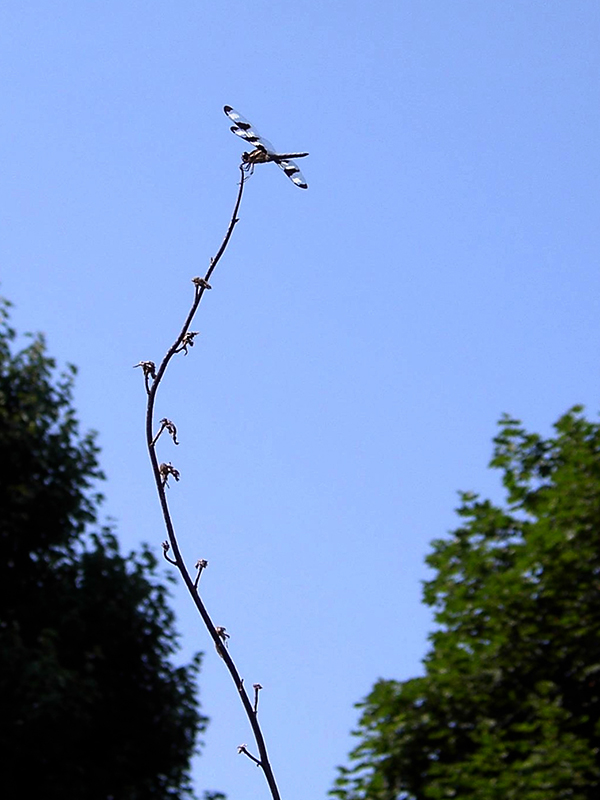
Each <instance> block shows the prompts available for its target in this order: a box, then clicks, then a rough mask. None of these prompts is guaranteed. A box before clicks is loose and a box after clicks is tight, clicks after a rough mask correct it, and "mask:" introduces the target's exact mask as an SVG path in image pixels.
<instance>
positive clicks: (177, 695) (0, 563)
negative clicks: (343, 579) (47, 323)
mask: <svg viewBox="0 0 600 800" xmlns="http://www.w3.org/2000/svg"><path fill="white" fill-rule="evenodd" d="M8 305H9V304H8V303H6V302H3V303H2V305H1V307H0V542H1V546H2V550H1V553H2V558H1V559H0V763H1V764H2V771H1V775H2V778H1V784H0V785H1V786H2V790H1V793H2V796H3V797H5V798H7V800H8V799H10V798H17V797H18V798H21V797H24V796H34V797H43V798H45V800H54V798H61V800H68V799H69V798H77V800H96V798H97V799H98V800H109V798H115V800H145V798H157V799H158V798H161V799H162V798H183V797H188V796H192V792H191V788H190V780H189V761H190V757H191V755H192V754H193V752H194V749H195V747H196V737H197V734H198V733H199V732H202V731H203V730H204V729H205V726H206V718H205V717H203V716H202V715H201V714H200V711H199V703H198V700H197V697H196V694H197V686H196V679H197V674H198V671H199V666H200V655H199V654H198V655H197V656H196V657H195V658H194V659H193V660H192V662H191V663H190V664H187V665H185V666H179V667H176V666H174V664H173V660H172V658H173V656H174V654H175V653H176V651H177V649H178V635H177V633H176V630H175V627H174V618H173V614H172V612H171V610H170V609H169V606H168V602H167V598H168V591H167V588H166V586H165V585H164V584H163V583H162V582H161V580H160V579H159V576H158V574H157V564H156V561H155V558H154V556H153V555H152V553H150V552H149V550H147V549H146V548H142V550H141V552H140V553H138V554H136V553H131V554H129V555H128V556H123V555H121V554H120V552H119V547H118V544H117V540H116V537H115V535H114V534H113V532H112V530H111V529H110V528H109V527H106V526H100V525H99V523H98V507H99V503H100V502H101V499H102V498H101V496H100V495H99V494H98V493H96V491H95V488H94V487H95V486H96V485H97V482H98V480H99V479H102V477H103V476H102V473H101V471H100V469H99V466H98V448H97V446H96V444H95V438H94V435H93V434H87V435H84V436H81V435H80V434H79V427H78V422H77V419H76V416H75V412H74V410H73V407H72V382H73V377H74V374H75V369H74V368H73V367H70V368H69V370H68V371H67V372H66V373H64V374H62V375H59V376H57V375H56V369H55V363H54V361H53V360H52V359H51V358H49V357H48V356H47V354H46V347H45V343H44V339H43V337H42V336H40V335H37V336H31V337H30V338H29V342H28V343H26V345H25V346H24V347H22V348H21V349H20V350H19V349H17V348H16V345H15V338H16V336H15V332H14V330H12V329H11V328H10V327H9V325H8Z"/></svg>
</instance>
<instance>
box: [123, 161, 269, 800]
mask: <svg viewBox="0 0 600 800" xmlns="http://www.w3.org/2000/svg"><path fill="white" fill-rule="evenodd" d="M245 180H246V175H245V173H244V170H243V169H242V166H240V184H239V187H240V188H239V191H238V194H237V198H236V201H235V205H234V208H233V213H232V215H231V219H230V221H229V225H228V227H227V232H226V234H225V238H224V239H223V241H222V243H221V246H220V247H219V249H218V251H217V254H216V255H215V256H214V258H211V260H210V264H209V267H208V270H207V271H206V274H205V276H204V277H203V278H199V277H198V278H193V280H192V282H193V284H194V301H193V303H192V306H191V308H190V310H189V312H188V315H187V317H186V319H185V322H184V324H183V327H182V329H181V331H180V333H179V335H178V336H177V338H176V339H175V341H174V343H173V344H172V345H171V347H170V348H169V350H168V351H167V353H166V355H165V357H164V358H163V360H162V362H161V364H160V366H159V367H158V370H157V369H156V366H155V364H154V363H153V362H151V361H141V362H140V363H139V364H137V365H136V366H140V367H142V370H143V373H144V380H145V386H146V392H147V394H148V402H147V406H146V442H147V445H148V454H149V456H150V463H151V465H152V472H153V474H154V480H155V483H156V490H157V492H158V499H159V502H160V507H161V510H162V514H163V520H164V523H165V528H166V530H167V536H168V541H166V542H164V543H163V555H164V557H165V559H166V560H167V561H168V562H169V563H170V564H173V565H175V566H176V567H177V569H178V570H179V572H180V574H181V577H182V579H183V582H184V583H185V585H186V587H187V590H188V592H189V593H190V596H191V598H192V600H193V602H194V604H195V606H196V608H197V610H198V613H199V614H200V616H201V617H202V620H203V622H204V624H205V625H206V628H207V630H208V632H209V634H210V636H211V638H212V640H213V642H214V645H215V647H216V650H217V652H218V654H219V655H220V656H221V658H222V659H223V661H224V662H225V665H226V667H227V669H228V671H229V674H230V675H231V678H232V680H233V682H234V684H235V686H236V688H237V690H238V693H239V695H240V699H241V701H242V705H243V706H244V710H245V712H246V716H247V717H248V720H249V722H250V726H251V728H252V733H253V734H254V739H255V741H256V746H257V747H258V752H259V754H260V759H257V758H255V757H254V756H252V755H251V754H250V753H248V752H247V751H246V749H245V745H244V746H243V750H240V752H245V753H246V755H248V757H249V758H251V759H252V760H253V761H255V762H256V764H257V765H258V766H260V767H262V770H263V772H264V775H265V779H266V781H267V784H268V786H269V789H270V792H271V796H272V798H273V800H280V795H279V790H278V788H277V784H276V782H275V776H274V774H273V770H272V768H271V764H270V762H269V756H268V754H267V748H266V745H265V740H264V737H263V734H262V731H261V728H260V725H259V724H258V718H257V714H256V709H257V706H258V690H257V689H256V686H255V699H254V706H252V703H251V702H250V699H249V697H248V694H247V692H246V690H245V688H244V681H243V679H242V678H241V677H240V675H239V673H238V671H237V668H236V666H235V664H234V663H233V660H232V658H231V656H230V655H229V651H228V650H227V647H226V643H227V639H228V638H229V634H228V633H226V631H225V628H223V627H222V626H219V627H217V626H215V624H214V623H213V621H212V619H211V618H210V615H209V613H208V611H207V610H206V607H205V605H204V603H203V601H202V599H201V598H200V594H199V592H198V584H199V581H200V575H201V573H202V571H203V569H204V568H205V567H206V566H207V562H206V561H204V560H200V561H198V562H196V570H197V574H196V578H195V580H192V578H191V576H190V573H189V572H188V570H187V567H186V566H185V562H184V560H183V556H182V555H181V551H180V549H179V544H178V542H177V537H176V535H175V529H174V527H173V522H172V519H171V514H170V512H169V507H168V504H167V496H166V489H167V487H168V484H167V479H168V478H169V476H173V477H174V478H175V480H176V481H178V480H179V472H178V470H177V469H175V467H173V465H172V464H171V463H170V462H169V463H168V464H167V463H162V464H159V462H158V458H157V456H156V448H155V445H156V442H157V440H158V438H159V436H160V435H161V433H162V432H163V430H165V429H166V430H167V431H168V432H169V433H170V434H171V436H172V438H173V441H174V442H175V444H177V440H176V431H175V426H174V425H173V423H172V422H170V420H167V419H163V420H161V428H160V429H159V431H158V433H157V434H156V436H153V434H152V431H153V428H154V423H153V419H154V406H155V403H156V394H157V391H158V387H159V386H160V383H161V381H162V379H163V376H164V374H165V372H166V369H167V367H168V365H169V362H170V361H171V359H172V358H173V356H174V355H176V354H177V353H180V352H183V353H184V354H185V355H187V352H188V347H192V346H193V344H194V341H193V340H194V337H195V336H196V335H197V334H196V332H195V331H190V326H191V324H192V321H193V319H194V315H195V314H196V311H197V310H198V306H199V305H200V301H201V300H202V297H203V295H204V292H205V291H208V290H209V289H210V288H211V286H210V283H209V280H210V278H211V275H212V274H213V272H214V270H215V267H216V266H217V264H218V263H219V261H220V259H221V257H222V255H223V253H224V252H225V249H226V248H227V245H228V244H229V240H230V239H231V235H232V233H233V229H234V228H235V226H236V224H237V222H238V211H239V208H240V204H241V202H242V195H243V192H244V182H245ZM170 551H172V553H173V558H171V556H169V555H168V553H169V552H170Z"/></svg>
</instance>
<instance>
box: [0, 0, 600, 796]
mask: <svg viewBox="0 0 600 800" xmlns="http://www.w3.org/2000/svg"><path fill="white" fill-rule="evenodd" d="M0 62H1V65H2V71H3V74H4V77H5V80H4V81H3V84H2V88H1V89H0V104H1V112H2V119H3V123H2V126H1V127H0V169H1V171H2V183H1V190H0V198H1V199H0V203H1V207H0V211H1V215H2V236H1V237H0V281H1V285H0V291H1V292H2V294H4V295H5V296H7V297H8V298H9V299H10V300H12V301H13V302H14V303H15V306H16V307H15V310H14V315H13V322H14V323H15V325H16V326H17V327H18V328H19V329H20V330H42V331H44V332H45V333H46V335H47V337H48V343H49V349H50V352H51V354H52V355H54V356H55V357H56V358H57V359H58V360H59V361H60V362H61V363H64V362H67V361H68V362H72V363H75V364H77V365H78V366H79V368H80V373H79V377H78V382H77V390H76V405H77V409H78V412H79V414H80V418H81V421H82V426H83V428H84V429H88V428H95V429H97V430H98V431H99V441H100V444H101V446H102V451H103V452H102V464H103V467H104V469H105V471H106V473H107V476H108V482H107V484H106V486H105V487H104V491H105V494H106V497H107V500H106V504H105V513H106V514H107V515H110V516H112V517H113V518H114V519H115V520H116V524H117V532H118V535H119V538H120V540H121V542H122V544H123V547H124V549H126V550H128V549H130V548H132V547H138V546H139V543H140V542H141V541H148V542H150V543H151V544H152V545H153V546H154V547H156V549H157V552H159V551H160V542H161V541H162V539H163V538H164V532H163V530H162V527H161V521H160V516H159V507H158V502H157V498H156V496H155V490H154V488H153V482H152V476H151V474H150V469H149V463H148V457H147V454H146V452H145V448H144V437H143V431H144V402H145V395H144V390H143V384H142V376H141V374H140V371H139V370H133V369H132V365H133V364H135V363H137V362H138V361H140V360H141V359H154V360H156V361H159V360H160V358H161V357H162V355H163V353H164V352H165V350H166V348H167V347H168V346H169V345H170V343H171V342H172V340H173V339H174V337H175V335H176V334H177V332H178V331H179V329H180V326H181V323H182V320H183V318H184V315H185V313H186V312H187V309H188V307H189V304H190V302H191V299H192V285H191V283H190V279H191V278H192V277H193V276H195V275H198V274H203V273H204V272H205V271H206V268H207V266H208V261H209V258H210V256H211V255H213V254H214V252H215V251H216V249H217V247H218V245H219V243H220V241H221V239H222V236H223V234H224V232H225V227H226V225H227V221H228V218H229V214H230V212H231V208H232V204H233V201H234V197H235V192H236V181H237V177H238V172H237V167H238V163H239V156H240V153H241V151H242V149H243V143H242V142H241V140H238V139H237V138H236V137H234V136H232V135H231V133H229V131H228V121H227V119H226V117H225V116H224V114H223V112H222V106H223V105H224V104H225V103H228V104H231V105H232V106H234V107H235V108H236V109H237V110H238V111H240V112H241V113H242V114H244V115H246V116H247V117H249V118H250V120H251V121H252V122H253V123H254V124H255V125H256V126H257V128H258V130H259V131H260V132H262V133H264V134H265V135H266V136H267V137H268V138H269V139H271V140H272V141H273V142H274V143H275V144H276V145H277V146H278V147H279V148H280V149H283V150H286V149H287V150H290V149H299V150H308V151H309V152H310V157H309V158H307V159H304V160H303V163H302V168H303V172H304V174H305V176H306V178H307V180H308V183H309V185H310V188H309V190H308V191H307V192H304V191H301V190H299V189H297V188H296V187H294V186H293V185H292V184H291V182H289V181H288V180H287V179H286V178H285V176H284V175H283V173H282V172H281V171H280V170H278V169H277V168H276V167H275V166H274V165H265V166H261V167H259V168H257V169H256V172H255V175H254V176H253V177H252V178H251V180H250V181H249V183H248V185H247V188H246V195H245V198H244V201H243V205H242V210H241V214H240V217H241V219H240V223H239V225H238V226H237V228H236V231H235V233H234V237H233V240H232V243H231V245H230V248H229V250H228V252H227V254H226V256H225V258H224V259H223V261H222V262H221V264H220V265H219V267H218V270H217V271H216V273H215V275H214V278H213V280H212V285H213V287H214V288H213V291H212V292H210V293H209V294H208V295H207V296H206V298H205V300H204V301H203V304H202V308H201V312H200V316H199V318H198V319H197V321H196V323H195V325H194V328H195V329H196V330H200V331H201V336H200V337H199V338H198V339H197V340H196V341H197V345H196V346H195V347H194V349H193V350H192V352H191V353H190V355H189V356H188V357H187V358H183V357H182V358H180V359H179V360H178V361H177V362H176V363H174V364H173V366H172V368H171V370H170V372H169V374H168V378H167V380H166V383H165V385H164V388H163V390H162V392H161V394H160V397H159V402H158V416H159V418H160V417H162V416H168V417H170V418H171V419H173V420H174V421H175V423H176V424H177V426H178V430H179V436H180V440H181V445H180V447H179V448H176V449H174V448H171V447H169V445H168V443H167V442H166V441H165V442H164V443H163V444H162V448H161V450H160V453H159V455H160V457H161V458H162V459H163V460H172V461H173V463H174V464H175V466H176V467H177V468H178V469H179V470H180V471H181V474H182V480H181V482H180V483H178V484H176V485H174V486H173V487H172V488H171V490H170V492H169V499H170V502H171V506H172V511H173V515H174V518H175V523H176V526H177V529H178V533H179V539H180V543H181V546H182V549H183V551H184V553H185V555H186V557H187V559H188V561H189V563H190V564H193V563H194V561H195V560H196V559H197V558H199V557H203V558H207V559H208V560H209V562H210V566H209V570H208V572H207V573H206V575H205V576H204V577H203V584H204V597H205V601H206V603H207V605H208V608H209V611H210V613H211V614H212V616H213V618H214V620H215V622H216V623H217V624H220V625H224V626H226V628H227V630H228V632H229V633H230V634H231V637H232V638H231V640H230V651H231V653H232V656H233V657H234V660H235V661H236V662H237V665H238V668H239V670H240V672H241V674H242V675H243V676H244V677H245V680H246V683H247V684H248V685H251V684H252V683H254V682H256V681H258V682H260V683H261V684H262V685H263V686H264V687H265V689H264V692H263V693H262V696H261V720H262V723H263V726H264V732H265V735H266V737H267V741H268V747H269V752H270V754H271V757H272V761H273V767H274V769H275V773H276V776H277V779H278V782H279V786H280V790H281V793H282V796H283V797H284V798H286V800H305V799H306V798H309V797H310V798H318V797H324V796H325V794H326V791H327V790H328V789H329V788H330V787H331V784H332V782H333V780H334V778H335V766H336V765H337V764H340V763H343V762H344V760H345V755H346V753H347V751H348V750H349V749H350V747H351V746H352V739H351V737H350V736H349V730H350V729H351V728H352V727H353V726H354V724H355V722H356V719H357V712H356V711H355V709H353V703H355V702H356V701H358V700H360V699H361V698H362V697H363V696H364V695H365V694H366V693H367V692H368V691H369V688H370V686H371V685H372V684H373V682H374V681H375V680H376V679H377V678H379V677H388V678H396V679H400V680H402V679H406V678H410V677H413V676H415V675H417V674H419V673H420V672H421V669H422V668H421V664H420V660H421V658H422V657H423V656H424V654H425V652H426V650H427V638H426V637H427V633H428V631H429V630H430V629H431V616H430V613H429V611H428V610H427V609H425V608H424V607H423V606H422V604H421V581H422V580H423V579H425V578H426V577H427V571H426V569H425V566H424V564H423V559H424V557H425V555H426V554H427V552H428V551H429V542H430V541H431V540H432V539H434V538H436V537H439V536H443V535H444V534H445V533H446V532H447V531H448V530H450V529H451V528H453V527H455V526H456V525H457V524H458V521H457V518H456V517H455V515H454V511H453V509H454V508H455V507H456V505H457V494H456V492H457V490H459V489H462V490H474V491H480V492H482V493H484V494H486V495H489V496H492V497H493V498H495V499H500V498H501V497H502V494H501V491H500V488H499V476H498V475H496V474H495V473H492V472H490V471H489V470H487V468H486V465H487V462H488V460H489V458H490V455H491V439H492V437H493V435H494V434H495V431H496V421H497V419H498V418H499V416H500V415H501V414H502V413H503V412H508V413H511V414H513V415H515V416H517V417H519V418H521V419H523V420H524V423H525V424H526V426H527V427H528V428H530V429H534V430H538V431H540V432H542V433H548V432H549V430H550V426H551V423H552V422H553V421H555V419H556V418H557V417H558V416H559V415H560V414H561V413H563V412H564V411H565V410H566V409H567V408H569V407H570V406H571V405H573V404H575V403H580V402H581V403H584V404H586V406H587V408H588V413H589V414H590V415H593V416H595V415H596V412H597V409H598V390H599V388H600V387H599V370H598V353H599V345H600V342H599V332H598V331H599V326H598V319H599V317H600V303H599V299H598V298H599V296H600V293H599V290H600V279H599V273H598V255H599V244H600V235H599V218H598V217H599V211H598V209H599V208H600V202H599V200H600V198H599V180H598V178H599V166H600V148H599V147H598V141H599V138H600V111H599V109H600V80H599V77H600V6H598V4H597V3H596V2H591V0H590V1H588V2H586V0H583V1H582V2H578V3H564V2H553V1H552V0H550V1H548V2H541V1H536V0H531V1H530V2H528V3H522V2H516V1H514V0H508V1H505V0H503V1H502V2H498V1H497V0H491V1H490V2H485V3H483V2H463V1H462V0H456V2H452V3H450V2H442V0H438V1H437V2H433V1H432V2H416V0H407V1H406V2H402V1H401V0H397V1H396V2H385V1H381V2H374V3H358V2H353V1H351V2H333V1H332V0H323V2H319V3H315V2H298V3H294V4H293V5H292V4H289V5H288V4H283V3H278V4H275V3H267V2H264V0H255V2H253V3H249V2H246V3H241V2H238V0H230V1H229V2H228V1H227V0H225V1H224V2H221V3H203V2H199V0H196V1H195V2H191V0H181V1H180V2H171V3H161V2H150V1H149V0H146V2H142V1H141V0H140V1H139V2H130V1H129V0H121V1H120V2H115V0H107V1H106V2H103V3H98V2H91V0H78V1H77V2H76V1H75V0H62V2H61V1H60V0H57V2H53V3H48V2H40V0H30V2H28V3H22V2H18V1H17V0H5V2H4V3H3V4H2V7H1V8H0ZM174 605H175V607H176V611H177V615H178V619H179V625H180V629H181V631H182V633H183V637H184V655H186V654H187V655H189V653H191V652H192V651H194V650H196V649H202V650H205V651H206V659H205V665H204V669H203V674H202V680H201V691H202V701H203V710H204V711H205V713H207V714H208V715H209V716H210V717H211V718H212V722H211V725H210V727H209V729H208V732H207V735H206V742H207V746H206V748H205V751H204V755H203V756H202V757H201V758H199V759H198V760H197V762H195V767H194V777H195V783H196V787H197V791H198V792H199V793H201V791H202V790H203V789H206V788H210V789H220V790H223V791H225V792H227V793H228V794H229V796H230V797H232V798H234V797H241V796H243V797H252V798H260V797H266V796H267V789H266V786H265V785H264V782H263V780H262V776H261V775H260V774H259V773H258V772H257V770H255V769H254V768H253V766H252V765H251V763H250V762H249V761H248V760H247V759H245V758H244V757H240V756H238V755H237V753H236V746H237V745H238V744H240V743H242V742H247V743H248V744H249V745H250V746H251V743H252V739H251V735H250V732H249V729H248V725H247V722H246V721H245V719H244V717H243V714H242V710H241V707H240V705H239V701H238V698H237V696H236V692H235V689H234V687H233V684H232V683H231V680H230V678H229V676H228V675H227V674H226V673H225V671H224V669H223V666H222V664H221V662H220V659H218V657H217V656H216V654H215V652H214V649H213V648H212V646H211V644H210V642H209V640H208V636H207V634H206V633H205V631H204V630H203V629H202V627H201V625H200V622H199V620H198V619H197V618H196V616H195V614H194V613H193V610H192V607H191V602H190V601H189V599H188V598H187V597H186V596H185V594H184V593H183V591H176V592H175V597H174Z"/></svg>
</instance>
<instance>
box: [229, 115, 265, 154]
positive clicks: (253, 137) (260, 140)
mask: <svg viewBox="0 0 600 800" xmlns="http://www.w3.org/2000/svg"><path fill="white" fill-rule="evenodd" d="M223 111H224V112H225V113H226V114H227V116H228V117H229V119H230V120H231V121H232V122H233V125H232V126H231V132H232V133H235V135H236V136H241V137H242V139H245V140H246V141H247V142H250V144H251V145H252V146H253V147H258V146H259V145H260V146H261V147H264V148H265V150H266V151H267V153H274V152H275V148H274V147H273V145H272V144H271V142H270V141H269V140H268V139H265V138H264V137H263V136H261V135H260V134H259V133H258V131H256V130H255V129H254V128H253V127H252V124H251V123H250V122H248V120H247V119H246V118H245V117H242V115H241V114H238V112H237V111H236V110H235V109H233V108H232V107H231V106H224V107H223Z"/></svg>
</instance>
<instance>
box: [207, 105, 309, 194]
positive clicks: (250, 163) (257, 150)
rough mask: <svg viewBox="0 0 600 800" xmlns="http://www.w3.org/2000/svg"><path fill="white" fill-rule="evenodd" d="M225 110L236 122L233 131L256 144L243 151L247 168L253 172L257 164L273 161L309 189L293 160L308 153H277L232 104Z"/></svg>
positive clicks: (290, 177)
mask: <svg viewBox="0 0 600 800" xmlns="http://www.w3.org/2000/svg"><path fill="white" fill-rule="evenodd" d="M223 111H224V112H225V113H226V114H227V116H228V117H229V119H230V120H231V121H232V122H233V123H234V124H233V125H232V126H231V131H232V133H235V135H236V136H240V137H241V138H242V139H244V140H245V141H247V142H248V143H249V144H251V145H253V146H254V150H252V151H250V152H249V153H242V162H243V164H244V166H245V169H247V170H248V171H249V172H250V173H252V172H253V171H254V165H255V164H266V163H268V162H269V161H273V162H274V163H275V164H277V166H278V167H280V168H281V169H282V170H283V171H284V172H285V174H286V175H287V176H288V178H289V179H290V180H291V181H292V183H294V184H296V186H299V187H300V189H308V184H307V183H306V181H305V180H304V176H303V175H302V173H301V172H300V167H299V166H298V165H297V164H296V163H295V162H294V161H293V159H294V158H304V157H305V156H307V155H308V153H277V152H276V150H275V148H274V147H273V145H272V144H271V142H269V141H268V139H265V138H263V137H262V136H260V135H259V134H258V133H257V132H256V130H255V129H254V128H253V127H252V125H251V124H250V122H248V120H247V119H245V118H244V117H242V115H241V114H238V112H237V111H235V110H234V109H233V108H232V107H231V106H225V107H224V108H223Z"/></svg>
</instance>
